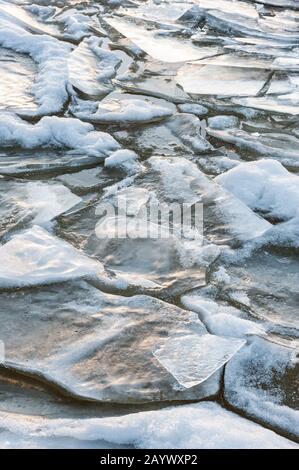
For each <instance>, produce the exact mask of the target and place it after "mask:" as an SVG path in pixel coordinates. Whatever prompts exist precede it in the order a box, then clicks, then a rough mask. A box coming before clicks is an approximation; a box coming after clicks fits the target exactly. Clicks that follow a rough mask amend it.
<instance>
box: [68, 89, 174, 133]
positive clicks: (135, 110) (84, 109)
mask: <svg viewBox="0 0 299 470" xmlns="http://www.w3.org/2000/svg"><path fill="white" fill-rule="evenodd" d="M175 111H176V107H175V106H174V105H173V104H172V103H169V102H167V101H166V100H158V99H156V98H152V97H140V96H136V95H132V94H129V93H110V94H109V96H107V97H106V98H104V99H103V100H101V101H100V102H99V103H95V102H86V101H84V102H83V101H82V100H80V101H79V100H77V104H74V106H73V107H72V114H74V115H75V116H76V117H78V118H79V119H82V120H83V121H88V122H92V123H100V124H106V123H107V124H116V125H122V124H124V125H126V124H133V123H135V124H138V123H140V124H143V123H150V122H155V121H162V120H163V119H166V118H167V117H170V116H171V115H172V114H173V113H174V112H175Z"/></svg>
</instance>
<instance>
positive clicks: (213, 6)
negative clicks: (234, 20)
mask: <svg viewBox="0 0 299 470" xmlns="http://www.w3.org/2000/svg"><path fill="white" fill-rule="evenodd" d="M194 3H195V4H196V5H198V9H199V10H203V11H205V10H207V11H208V12H209V11H210V10H211V11H212V13H213V10H214V11H218V10H219V11H223V12H226V13H230V14H231V15H238V16H242V17H243V18H244V19H246V17H247V18H258V12H257V11H256V9H255V7H254V5H250V4H248V3H247V2H244V1H239V0H238V1H237V2H235V1H234V0H233V1H231V0H195V1H194Z"/></svg>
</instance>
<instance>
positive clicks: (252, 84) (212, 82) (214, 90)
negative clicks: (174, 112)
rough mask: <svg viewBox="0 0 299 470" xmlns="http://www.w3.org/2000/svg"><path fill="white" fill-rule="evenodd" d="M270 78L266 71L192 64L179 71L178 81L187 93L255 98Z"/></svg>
mask: <svg viewBox="0 0 299 470" xmlns="http://www.w3.org/2000/svg"><path fill="white" fill-rule="evenodd" d="M268 77H269V72H267V71H265V70H258V69H248V68H239V67H226V66H218V65H201V64H195V63H193V64H191V63H190V64H184V65H183V66H182V67H181V68H180V69H179V70H178V74H177V76H176V81H177V82H178V83H179V84H180V85H181V86H182V87H183V89H184V90H185V92H187V93H194V94H198V95H218V96H226V97H230V96H255V95H257V94H258V92H259V91H260V90H261V89H262V88H263V86H264V85H265V83H266V81H267V79H268Z"/></svg>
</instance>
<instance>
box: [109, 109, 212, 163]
mask: <svg viewBox="0 0 299 470" xmlns="http://www.w3.org/2000/svg"><path fill="white" fill-rule="evenodd" d="M204 129H205V127H204V123H203V122H202V121H201V120H200V119H198V117H197V116H195V115H194V114H187V113H180V114H175V115H174V116H172V117H171V118H169V119H167V120H166V121H165V122H162V123H159V124H152V125H148V126H145V127H142V128H135V129H134V128H131V129H130V132H129V133H128V132H127V133H125V132H115V137H116V138H117V140H119V141H120V142H121V143H122V144H123V145H126V146H128V147H131V148H132V147H133V148H135V149H136V151H137V152H138V153H140V155H142V156H146V157H148V156H152V155H169V156H175V155H176V156H185V155H186V154H189V155H198V154H200V153H207V152H208V151H210V150H212V149H213V147H212V145H211V144H210V143H209V142H208V141H207V140H206V139H205V137H204V136H203V134H204Z"/></svg>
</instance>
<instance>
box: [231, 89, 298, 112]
mask: <svg viewBox="0 0 299 470" xmlns="http://www.w3.org/2000/svg"><path fill="white" fill-rule="evenodd" d="M232 101H233V102H234V103H236V104H237V105H241V106H247V107H250V108H255V109H260V110H261V111H269V112H270V113H271V114H290V115H295V116H296V115H298V114H299V92H298V90H294V92H293V93H289V94H284V95H281V96H269V95H266V96H259V97H249V98H233V99H232Z"/></svg>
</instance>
